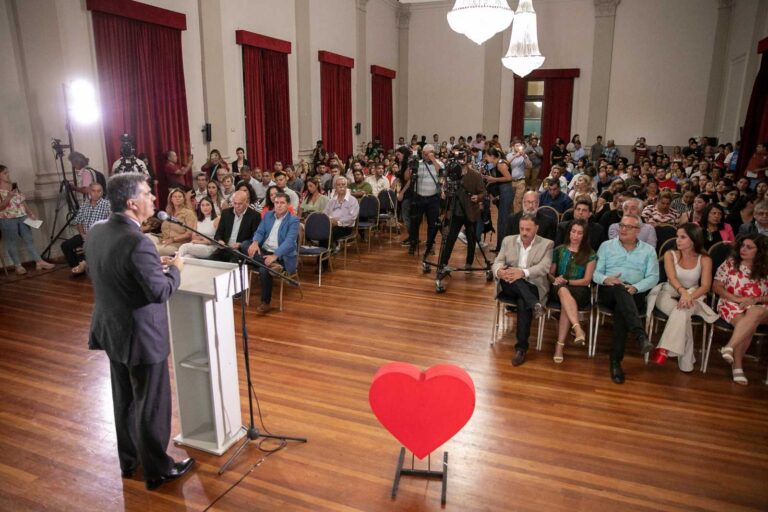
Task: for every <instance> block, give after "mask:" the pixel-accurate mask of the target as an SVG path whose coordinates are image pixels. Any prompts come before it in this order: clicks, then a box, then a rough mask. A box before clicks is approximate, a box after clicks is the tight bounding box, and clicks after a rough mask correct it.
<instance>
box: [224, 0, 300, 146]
mask: <svg viewBox="0 0 768 512" xmlns="http://www.w3.org/2000/svg"><path fill="white" fill-rule="evenodd" d="M221 6H222V12H221V24H222V31H221V33H222V37H223V40H224V41H223V43H224V44H223V50H224V55H223V61H224V70H225V73H224V76H223V77H222V80H223V82H224V91H225V97H226V109H227V122H228V123H229V126H227V127H225V128H224V129H225V130H226V132H227V136H226V139H227V141H228V145H227V147H226V148H219V149H220V150H221V151H222V154H226V155H227V156H229V157H231V158H234V156H235V148H237V147H243V148H244V147H246V145H245V117H244V109H245V103H244V101H245V99H244V98H245V93H244V91H243V52H242V46H240V45H239V44H236V43H235V31H236V30H247V31H249V32H254V33H256V34H261V35H265V36H269V37H274V38H276V39H282V40H284V41H290V42H291V53H290V54H289V55H288V84H289V92H288V101H289V105H290V110H291V141H292V148H293V153H294V155H296V154H297V152H298V149H299V148H298V139H299V130H298V119H299V117H298V96H297V91H296V16H295V12H294V2H288V1H284V0H226V1H224V2H222V4H221ZM265 13H269V16H265V15H264V14H265Z"/></svg>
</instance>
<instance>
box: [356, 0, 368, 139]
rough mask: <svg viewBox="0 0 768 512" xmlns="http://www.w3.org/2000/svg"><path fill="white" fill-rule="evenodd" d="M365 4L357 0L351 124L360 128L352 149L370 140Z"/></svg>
mask: <svg viewBox="0 0 768 512" xmlns="http://www.w3.org/2000/svg"><path fill="white" fill-rule="evenodd" d="M366 4H368V0H357V9H356V13H357V16H356V17H357V27H356V28H357V30H356V39H357V54H356V56H355V74H356V75H357V87H356V92H357V101H356V102H355V105H356V111H355V113H354V116H353V118H352V124H355V123H360V125H361V126H362V129H361V130H360V134H359V135H355V137H354V146H353V147H354V149H355V151H360V149H361V144H363V142H365V141H369V140H371V126H370V123H369V122H368V91H369V90H370V72H369V70H368V50H367V48H366V39H367V37H366V35H367V26H366Z"/></svg>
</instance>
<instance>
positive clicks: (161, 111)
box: [92, 11, 192, 206]
mask: <svg viewBox="0 0 768 512" xmlns="http://www.w3.org/2000/svg"><path fill="white" fill-rule="evenodd" d="M92 14H93V32H94V39H95V46H96V64H97V66H98V73H99V91H100V96H101V107H102V118H103V124H104V139H105V143H106V147H107V161H108V162H109V163H110V165H111V163H112V162H114V161H115V160H117V159H118V158H119V157H120V135H121V134H123V133H128V134H130V135H132V136H133V137H134V139H135V141H136V151H137V152H138V153H146V154H147V156H148V157H149V161H150V164H151V166H152V168H153V169H154V170H155V174H156V176H157V179H158V181H159V186H158V192H159V198H160V203H161V206H162V205H164V203H165V198H166V196H167V190H168V188H167V183H166V179H165V174H164V173H163V172H162V171H163V166H164V164H165V157H164V153H165V152H167V151H169V150H174V151H176V153H177V154H178V155H179V158H180V160H182V161H186V159H187V156H188V155H189V153H190V142H189V120H188V117H187V95H186V89H185V86H184V67H183V63H182V54H181V31H180V30H178V29H175V28H170V27H167V26H161V25H156V24H153V23H146V22H143V21H138V20H134V19H130V18H127V17H123V16H115V15H112V14H107V13H104V12H99V11H93V13H92ZM185 179H186V182H187V185H190V186H191V185H192V181H191V177H189V176H185Z"/></svg>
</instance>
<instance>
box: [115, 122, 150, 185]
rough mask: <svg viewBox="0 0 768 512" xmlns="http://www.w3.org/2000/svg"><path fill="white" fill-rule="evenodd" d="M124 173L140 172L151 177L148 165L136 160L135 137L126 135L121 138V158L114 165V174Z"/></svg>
mask: <svg viewBox="0 0 768 512" xmlns="http://www.w3.org/2000/svg"><path fill="white" fill-rule="evenodd" d="M124 172H140V173H142V174H144V175H145V176H149V171H148V170H147V166H146V164H145V163H144V162H143V161H142V160H140V159H138V158H136V147H135V146H134V142H133V137H131V136H130V135H128V134H127V133H124V134H122V135H121V136H120V158H118V159H117V160H115V163H113V164H112V174H113V175H114V174H122V173H124Z"/></svg>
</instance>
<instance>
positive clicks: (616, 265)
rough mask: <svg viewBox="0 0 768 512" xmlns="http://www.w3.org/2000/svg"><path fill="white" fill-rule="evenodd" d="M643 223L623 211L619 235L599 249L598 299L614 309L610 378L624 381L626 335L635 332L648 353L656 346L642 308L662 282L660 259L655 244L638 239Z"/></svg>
mask: <svg viewBox="0 0 768 512" xmlns="http://www.w3.org/2000/svg"><path fill="white" fill-rule="evenodd" d="M642 226H643V222H642V220H640V217H639V216H637V215H633V214H626V213H625V214H624V216H623V217H622V218H621V222H620V224H619V236H618V238H614V239H612V240H608V241H607V242H605V243H603V244H602V245H601V246H600V249H599V250H598V252H597V268H596V269H595V274H594V277H593V280H594V281H595V283H597V284H598V285H600V286H599V288H598V295H597V297H598V301H599V303H600V304H602V305H604V306H606V307H609V308H611V309H612V310H613V343H612V346H611V355H610V369H611V379H612V380H613V382H614V383H616V384H622V383H624V370H623V369H622V368H621V361H622V359H624V348H625V346H626V343H627V335H628V334H633V335H634V336H635V337H636V338H637V341H638V344H639V345H640V351H641V353H643V354H646V353H648V352H650V351H651V349H653V345H651V343H650V341H649V340H648V336H646V334H645V331H644V330H643V324H642V323H641V321H640V311H644V310H645V296H646V294H647V293H648V291H649V290H650V289H651V288H653V287H654V286H656V284H657V283H658V281H659V262H658V260H657V259H656V250H655V248H654V246H652V245H649V244H647V243H645V242H643V241H642V240H640V239H638V233H639V232H640V228H641V227H642Z"/></svg>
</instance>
